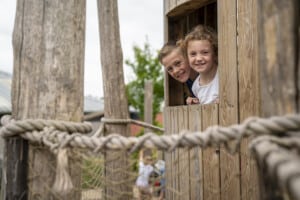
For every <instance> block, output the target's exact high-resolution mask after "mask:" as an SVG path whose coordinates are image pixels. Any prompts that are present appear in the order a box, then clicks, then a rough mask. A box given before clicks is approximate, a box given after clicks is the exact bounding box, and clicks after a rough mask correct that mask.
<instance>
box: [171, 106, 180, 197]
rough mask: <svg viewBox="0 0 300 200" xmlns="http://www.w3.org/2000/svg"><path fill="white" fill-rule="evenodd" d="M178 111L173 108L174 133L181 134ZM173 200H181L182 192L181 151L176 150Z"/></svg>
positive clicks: (176, 108) (174, 155) (174, 153)
mask: <svg viewBox="0 0 300 200" xmlns="http://www.w3.org/2000/svg"><path fill="white" fill-rule="evenodd" d="M178 109H179V107H173V109H172V110H173V116H172V119H173V124H172V127H173V133H174V134H179V126H178V123H179V121H178ZM172 162H173V189H174V191H173V199H174V200H180V193H179V192H180V191H179V184H180V183H179V149H175V150H174V151H173V160H172Z"/></svg>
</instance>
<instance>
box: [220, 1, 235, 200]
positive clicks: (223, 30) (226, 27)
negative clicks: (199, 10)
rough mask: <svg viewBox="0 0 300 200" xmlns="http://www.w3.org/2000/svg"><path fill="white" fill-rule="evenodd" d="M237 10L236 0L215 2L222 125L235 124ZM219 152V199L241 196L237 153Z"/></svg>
mask: <svg viewBox="0 0 300 200" xmlns="http://www.w3.org/2000/svg"><path fill="white" fill-rule="evenodd" d="M236 9H237V7H236V0H228V1H218V40H219V42H218V44H219V69H218V70H219V74H220V76H219V77H220V85H219V86H220V109H219V123H220V125H223V126H228V125H231V124H236V123H238V82H237V81H238V79H237V78H238V77H237V76H238V75H237V41H236V40H237V27H236V26H237V24H236V19H237V13H236ZM220 153H221V154H220V162H221V164H220V165H221V199H222V200H227V199H228V200H231V199H240V170H239V169H240V164H239V163H240V160H239V155H238V154H236V155H231V154H229V153H228V152H227V151H226V150H224V148H221V152H220Z"/></svg>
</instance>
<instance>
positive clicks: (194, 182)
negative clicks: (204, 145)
mask: <svg viewBox="0 0 300 200" xmlns="http://www.w3.org/2000/svg"><path fill="white" fill-rule="evenodd" d="M188 112H189V130H190V131H201V126H202V124H201V122H202V120H201V106H200V105H191V106H189V107H188ZM202 168H203V165H202V150H201V148H199V147H194V148H192V149H191V150H190V177H189V179H190V185H191V186H190V187H191V192H190V199H194V200H203V171H202Z"/></svg>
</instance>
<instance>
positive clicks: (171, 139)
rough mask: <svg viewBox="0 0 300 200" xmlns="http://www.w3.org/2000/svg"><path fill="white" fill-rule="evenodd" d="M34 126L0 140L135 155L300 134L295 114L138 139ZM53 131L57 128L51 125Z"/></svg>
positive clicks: (13, 126)
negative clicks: (254, 137) (143, 151)
mask: <svg viewBox="0 0 300 200" xmlns="http://www.w3.org/2000/svg"><path fill="white" fill-rule="evenodd" d="M32 124H33V122H32V121H30V120H24V121H19V122H12V123H9V124H6V125H5V124H4V127H2V128H1V129H0V136H2V137H10V136H13V135H18V134H20V135H21V137H23V138H25V139H28V140H29V141H32V142H39V143H43V144H45V145H46V146H49V147H51V148H52V149H54V148H65V147H74V148H87V149H89V150H91V151H95V152H98V151H105V150H127V151H130V152H132V151H136V150H139V149H141V148H143V147H146V148H157V149H160V150H164V151H166V150H172V149H174V148H177V147H195V146H200V147H202V148H206V147H208V146H213V145H220V144H224V145H225V146H226V147H229V142H230V141H233V140H235V141H237V144H239V142H240V140H241V139H242V138H243V137H248V136H251V135H271V134H279V133H284V132H288V131H296V130H299V127H300V116H299V115H297V114H295V115H286V116H281V117H271V118H269V119H263V118H257V117H254V118H249V119H248V120H246V121H245V122H243V123H242V124H240V125H237V124H235V125H232V126H229V127H221V126H211V127H209V128H207V129H206V130H205V131H203V132H190V131H182V132H180V134H171V135H162V136H158V135H156V134H154V133H147V134H145V135H143V136H142V137H138V138H137V137H124V136H121V135H119V134H110V135H108V136H106V137H90V136H87V135H82V134H81V133H79V132H73V134H71V135H70V134H69V132H65V131H63V130H61V129H56V128H49V127H44V128H43V130H40V129H41V128H42V126H41V125H39V126H38V127H39V129H38V131H34V130H33V126H32ZM75 124H76V125H78V124H77V123H75ZM69 125H70V124H69ZM50 127H53V126H52V125H50ZM72 130H73V129H72ZM14 131H15V132H14Z"/></svg>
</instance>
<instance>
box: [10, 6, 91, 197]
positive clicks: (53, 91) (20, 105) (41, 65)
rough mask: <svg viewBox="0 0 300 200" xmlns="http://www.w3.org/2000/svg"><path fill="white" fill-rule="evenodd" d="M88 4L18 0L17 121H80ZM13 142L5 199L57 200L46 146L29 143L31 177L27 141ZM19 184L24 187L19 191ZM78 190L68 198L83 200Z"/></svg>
mask: <svg viewBox="0 0 300 200" xmlns="http://www.w3.org/2000/svg"><path fill="white" fill-rule="evenodd" d="M85 6H86V5H85V1H84V0H83V1H79V0H75V1H59V0H56V1H50V2H47V3H45V2H44V1H38V0H29V1H24V0H18V2H17V12H16V19H15V26H14V32H13V49H14V71H13V81H12V115H13V118H14V119H16V120H22V119H27V118H31V119H36V118H43V119H57V120H66V121H77V122H79V121H81V119H82V113H83V71H84V69H83V63H84V33H85ZM8 143H9V145H8V146H9V148H10V149H8V150H7V151H9V152H10V153H12V152H15V153H16V154H15V156H17V157H16V159H10V158H8V159H7V161H8V166H9V167H10V168H9V173H8V177H7V180H8V184H7V186H8V187H7V197H6V198H7V199H26V197H27V195H28V199H35V198H39V199H45V200H46V199H56V198H58V197H57V196H54V194H53V193H52V192H51V187H52V184H53V180H54V177H55V162H56V160H55V157H54V155H53V154H52V153H50V152H49V151H48V149H46V148H42V147H39V146H36V145H30V147H29V150H28V152H29V154H28V157H29V158H28V163H27V164H28V176H27V175H26V169H27V168H26V167H27V166H26V164H25V159H26V157H27V148H26V146H27V144H26V142H24V141H22V140H20V139H16V140H15V141H14V139H13V140H9V141H8ZM17 152H18V153H17ZM17 159H19V161H17ZM23 159H24V161H23ZM20 162H21V163H23V162H24V164H25V165H24V168H22V167H21V166H20ZM74 164H75V163H70V166H71V167H70V173H71V177H72V178H73V179H72V181H73V184H74V187H75V188H76V187H77V188H78V187H80V178H81V177H80V176H81V175H80V168H78V166H77V167H76V166H75V165H74ZM77 164H78V163H77ZM15 179H18V180H19V181H17V182H18V183H14V182H12V183H10V181H16V180H15ZM26 182H27V185H28V191H27V188H26V185H25V186H18V185H19V184H25V183H26ZM14 184H17V185H14ZM19 187H20V189H16V188H19ZM21 187H22V188H21ZM11 191H13V192H11ZM14 191H18V192H17V193H15V192H14ZM74 191H75V190H74ZM76 191H77V192H73V193H71V194H70V195H69V196H68V197H65V198H67V199H79V198H80V194H79V193H78V190H76Z"/></svg>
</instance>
